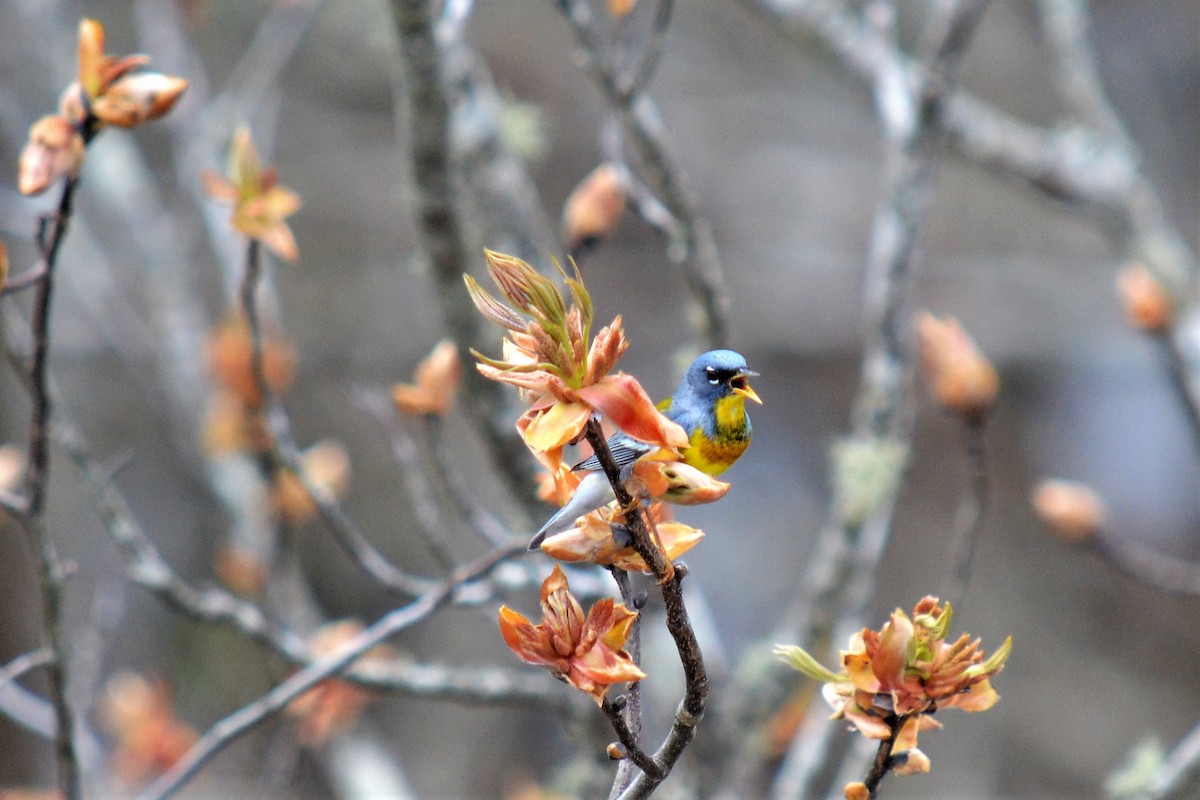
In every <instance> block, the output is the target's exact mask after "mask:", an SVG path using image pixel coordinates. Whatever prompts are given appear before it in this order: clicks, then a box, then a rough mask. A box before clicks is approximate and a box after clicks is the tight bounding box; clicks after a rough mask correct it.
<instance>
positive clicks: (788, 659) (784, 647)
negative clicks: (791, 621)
mask: <svg viewBox="0 0 1200 800" xmlns="http://www.w3.org/2000/svg"><path fill="white" fill-rule="evenodd" d="M774 652H775V655H777V656H779V657H780V659H782V660H783V661H784V662H785V663H786V664H787V665H788V666H790V667H791V668H792V669H795V670H798V671H799V672H803V673H804V674H805V675H807V676H808V677H810V678H812V679H813V680H817V681H821V682H822V683H837V682H839V681H842V680H844V679H845V676H843V675H838V674H837V673H835V672H833V671H831V670H829V669H827V668H826V667H824V666H822V665H821V663H820V662H818V661H817V660H816V659H815V658H813V657H812V656H810V655H809V654H808V651H806V650H805V649H804V648H802V647H797V646H796V645H794V644H777V645H775V650H774Z"/></svg>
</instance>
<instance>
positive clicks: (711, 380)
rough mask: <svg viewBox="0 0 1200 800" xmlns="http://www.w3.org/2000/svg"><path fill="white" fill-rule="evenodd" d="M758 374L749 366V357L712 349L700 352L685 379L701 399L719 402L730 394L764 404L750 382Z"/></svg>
mask: <svg viewBox="0 0 1200 800" xmlns="http://www.w3.org/2000/svg"><path fill="white" fill-rule="evenodd" d="M755 375H758V373H757V372H755V371H753V370H752V369H750V368H749V367H747V366H746V358H745V356H743V355H742V354H741V353H735V352H734V351H732V350H709V351H708V352H707V353H701V354H700V355H699V356H698V357H697V358H696V360H695V361H693V362H692V365H691V366H690V367H688V371H687V375H686V376H685V378H684V380H685V382H686V383H687V385H688V386H689V387H690V388H691V390H692V392H694V393H695V394H697V395H699V396H700V397H704V398H710V399H712V400H714V401H715V400H718V399H720V398H722V397H727V396H729V395H731V394H736V395H740V396H742V397H744V398H746V399H747V400H753V401H754V402H756V403H758V404H759V405H762V400H760V399H759V398H758V394H757V393H756V392H755V391H754V390H753V389H752V388H750V383H749V379H750V378H752V377H754V376H755Z"/></svg>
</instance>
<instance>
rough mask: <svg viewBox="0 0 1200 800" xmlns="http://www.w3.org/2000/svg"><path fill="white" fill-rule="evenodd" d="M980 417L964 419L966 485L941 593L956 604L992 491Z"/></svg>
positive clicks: (967, 580) (963, 590)
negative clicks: (947, 570) (948, 567)
mask: <svg viewBox="0 0 1200 800" xmlns="http://www.w3.org/2000/svg"><path fill="white" fill-rule="evenodd" d="M984 427H985V426H984V421H983V419H973V420H969V421H966V422H964V424H963V433H964V436H965V439H966V459H967V469H966V472H967V487H966V492H965V494H964V495H963V499H962V502H961V504H960V505H959V509H958V516H957V518H956V519H955V523H954V534H953V537H952V538H951V540H950V544H949V547H948V550H949V553H950V571H949V572H948V573H947V576H946V580H945V582H944V584H943V589H942V592H941V597H942V599H943V600H948V601H950V602H951V603H953V604H954V605H955V606H957V605H959V603H960V602H961V600H962V597H963V595H965V594H966V591H967V585H968V584H969V583H970V581H971V564H972V561H973V559H974V555H975V545H976V543H977V542H978V541H979V537H980V536H981V535H982V533H983V528H984V523H985V522H986V516H987V508H988V500H989V495H990V492H991V472H990V471H989V469H988V458H987V441H986V439H985V438H984Z"/></svg>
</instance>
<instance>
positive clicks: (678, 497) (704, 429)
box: [529, 350, 762, 550]
mask: <svg viewBox="0 0 1200 800" xmlns="http://www.w3.org/2000/svg"><path fill="white" fill-rule="evenodd" d="M757 375H758V373H757V372H755V371H753V370H751V369H750V368H749V367H748V366H747V364H746V358H745V357H744V356H743V355H741V354H740V353H737V352H734V351H733V350H709V351H708V352H706V353H701V354H700V355H699V356H697V357H696V360H695V361H693V362H692V364H691V366H689V367H688V368H687V371H686V372H685V373H684V375H683V380H682V381H680V383H679V388H678V389H676V390H675V393H674V394H672V395H671V396H670V397H668V398H667V399H665V400H663V401H662V402H661V403H659V404H658V406H657V407H658V410H659V411H661V412H662V413H663V414H665V415H666V416H667V417H668V418H669V419H670V420H671V421H673V422H675V423H677V424H678V425H679V426H680V427H682V428H683V429H684V431H685V432H687V434H688V445H687V447H685V448H684V449H683V451H682V452H681V453H680V460H681V461H682V463H683V464H685V465H686V466H687V467H689V468H692V469H694V470H698V471H699V472H701V473H703V474H704V475H708V476H712V477H715V476H717V475H720V474H721V473H723V472H725V470H727V469H729V468H730V467H731V466H733V463H734V462H735V461H737V460H738V458H740V457H741V455H742V453H744V452H746V448H747V447H749V445H750V434H751V425H750V416H749V414H747V413H746V400H751V401H753V402H755V403H758V404H760V405H761V404H762V400H761V399H759V396H758V394H757V393H756V392H755V391H754V389H752V388H751V387H750V383H749V379H750V378H752V377H755V376H757ZM608 449H609V451H610V452H611V453H612V456H613V460H614V462H615V463H616V465H617V467H618V468H619V469H620V477H621V481H622V482H623V483H624V482H627V481H628V480H629V479H630V478H631V477H632V476H633V475H634V471H635V467H636V465H637V464H638V462H639V460H640V459H641V458H642V457H643V456H645V455H647V454H648V453H650V452H652V451H654V450H656V449H657V448H655V447H654V446H652V445H648V444H646V443H644V442H640V441H638V440H637V439H634V438H632V437H630V436H629V435H628V434H625V433H621V432H618V433H616V434H614V435H613V436H612V437H611V438H610V439H609V440H608ZM572 469H573V470H575V471H582V472H586V473H587V474H586V475H585V476H584V477H583V480H582V481H580V484H579V486H578V487H577V488H576V490H575V494H574V495H572V496H571V499H570V500H568V501H567V503H566V505H564V506H563V507H562V508H561V509H559V510H558V512H557V513H555V514H554V516H552V517H550V519H549V520H547V521H546V524H545V525H543V526H542V527H541V529H540V530H539V531H538V532H537V533H536V534H534V537H533V539H532V540H531V541H530V542H529V549H530V550H536V549H538V548H539V547H540V546H541V543H542V541H543V540H545V538H546V537H547V536H553V535H555V534H557V533H562V532H563V531H566V530H569V529H570V528H571V527H572V526H573V525H574V522H575V520H576V519H578V518H579V517H582V516H583V515H584V514H587V513H589V512H591V511H594V510H595V509H597V508H601V507H602V506H604V505H606V504H607V503H609V502H611V501H612V500H613V491H612V486H611V485H610V483H609V481H608V478H607V477H606V476H605V474H604V471H603V470H602V469H601V466H600V459H599V458H598V457H597V456H595V455H593V456H591V457H590V458H587V459H584V460H583V461H581V462H579V463H578V464H576V465H575V466H574V467H572ZM655 483H656V485H658V484H664V485H663V486H662V488H659V489H658V490H657V491H658V494H659V496H660V497H661V499H666V500H668V501H670V502H674V503H680V504H688V503H689V502H691V503H695V502H710V501H711V500H714V499H716V496H713V495H714V494H715V492H714V490H713V489H712V487H711V486H709V487H706V489H705V490H704V491H703V492H701V491H698V490H695V489H694V488H693V487H696V486H698V485H699V484H700V483H701V482H700V481H698V480H697V478H696V476H694V475H689V474H687V473H686V472H685V471H683V470H677V471H676V472H675V473H671V474H669V476H664V475H662V474H659V475H658V476H657V478H656V480H655ZM714 483H717V484H720V483H721V482H720V481H715V482H714ZM722 485H723V486H725V487H726V489H727V488H728V484H722ZM720 494H722V495H723V494H724V491H721V492H720ZM701 497H703V498H706V499H700V498H701Z"/></svg>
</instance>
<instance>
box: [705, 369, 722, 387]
mask: <svg viewBox="0 0 1200 800" xmlns="http://www.w3.org/2000/svg"><path fill="white" fill-rule="evenodd" d="M704 376H705V377H706V378H708V382H709V383H711V384H712V385H713V386H716V385H718V384H719V383H720V382H721V378H720V376H718V375H717V370H716V369H715V368H713V367H705V368H704Z"/></svg>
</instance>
